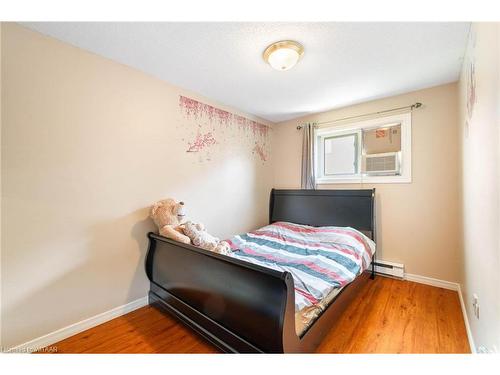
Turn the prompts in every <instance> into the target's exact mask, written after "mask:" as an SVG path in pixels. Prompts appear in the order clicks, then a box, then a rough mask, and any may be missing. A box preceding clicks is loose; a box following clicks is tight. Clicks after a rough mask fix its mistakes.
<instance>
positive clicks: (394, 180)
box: [316, 176, 411, 185]
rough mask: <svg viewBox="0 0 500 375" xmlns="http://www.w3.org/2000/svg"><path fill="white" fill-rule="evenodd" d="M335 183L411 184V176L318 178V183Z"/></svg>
mask: <svg viewBox="0 0 500 375" xmlns="http://www.w3.org/2000/svg"><path fill="white" fill-rule="evenodd" d="M334 184H411V177H410V176H371V177H363V178H361V177H344V178H318V179H317V180H316V185H334Z"/></svg>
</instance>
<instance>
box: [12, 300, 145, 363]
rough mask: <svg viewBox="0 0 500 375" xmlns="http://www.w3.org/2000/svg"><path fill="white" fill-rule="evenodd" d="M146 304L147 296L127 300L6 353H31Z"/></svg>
mask: <svg viewBox="0 0 500 375" xmlns="http://www.w3.org/2000/svg"><path fill="white" fill-rule="evenodd" d="M147 304H148V297H147V296H146V297H142V298H139V299H136V300H135V301H132V302H129V303H127V304H125V305H122V306H118V307H115V308H114V309H111V310H108V311H105V312H103V313H101V314H98V315H95V316H93V317H90V318H88V319H85V320H82V321H80V322H78V323H74V324H71V325H69V326H67V327H64V328H61V329H58V330H57V331H54V332H51V333H49V334H47V335H44V336H41V337H38V338H36V339H34V340H31V341H28V342H25V343H24V344H21V345H18V346H16V347H14V348H10V349H8V350H7V353H32V352H35V351H37V350H40V349H41V348H44V347H46V346H50V345H52V344H54V343H56V342H58V341H61V340H64V339H67V338H68V337H70V336H73V335H76V334H77V333H80V332H83V331H85V330H87V329H90V328H93V327H95V326H98V325H99V324H102V323H106V322H107V321H109V320H111V319H114V318H117V317H119V316H122V315H125V314H127V313H129V312H132V311H134V310H137V309H139V308H141V307H143V306H146V305H147Z"/></svg>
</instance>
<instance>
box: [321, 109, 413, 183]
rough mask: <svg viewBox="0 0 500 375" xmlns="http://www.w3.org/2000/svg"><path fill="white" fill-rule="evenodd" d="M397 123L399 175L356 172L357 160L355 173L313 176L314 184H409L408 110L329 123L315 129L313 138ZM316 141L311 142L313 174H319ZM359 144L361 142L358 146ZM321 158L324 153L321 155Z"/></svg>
mask: <svg viewBox="0 0 500 375" xmlns="http://www.w3.org/2000/svg"><path fill="white" fill-rule="evenodd" d="M395 124H401V174H400V175H398V176H363V175H362V174H360V172H359V166H360V163H361V160H359V161H358V173H359V174H358V175H356V176H353V175H344V176H342V175H337V176H328V177H326V176H325V177H317V178H316V184H317V185H328V184H353V183H354V184H355V183H367V184H387V183H390V184H394V183H411V182H412V168H411V167H412V155H411V134H412V130H411V112H404V113H400V114H395V115H390V116H384V117H377V118H373V119H368V120H362V121H356V122H350V123H347V124H345V123H344V124H341V125H333V126H329V127H321V128H319V129H316V130H315V134H314V137H315V138H317V137H325V136H336V135H342V134H351V133H354V132H361V131H362V130H365V129H375V128H379V127H384V126H390V125H395ZM360 138H362V137H358V142H361V139H360ZM318 143H320V142H315V144H316V146H315V150H314V168H315V171H316V176H322V174H321V173H320V172H321V169H320V164H319V163H318V157H320V155H319V150H320V148H319V145H318ZM359 147H362V145H359ZM323 157H324V155H323Z"/></svg>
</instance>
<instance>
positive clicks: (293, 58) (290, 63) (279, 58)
mask: <svg viewBox="0 0 500 375" xmlns="http://www.w3.org/2000/svg"><path fill="white" fill-rule="evenodd" d="M303 53H304V48H303V47H302V45H300V44H299V43H297V42H294V41H291V40H283V41H281V42H276V43H273V44H271V45H270V46H269V47H267V48H266V50H265V51H264V54H263V57H264V60H265V61H266V62H267V63H268V64H269V65H271V66H272V67H273V68H274V69H276V70H288V69H290V68H293V67H294V66H295V65H296V64H297V62H298V61H299V59H300V57H301V56H302V54H303Z"/></svg>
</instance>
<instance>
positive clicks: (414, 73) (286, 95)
mask: <svg viewBox="0 0 500 375" xmlns="http://www.w3.org/2000/svg"><path fill="white" fill-rule="evenodd" d="M23 25H24V26H26V27H29V28H31V29H34V30H37V31H39V32H41V33H43V34H46V35H50V36H53V37H55V38H57V39H60V40H62V41H65V42H67V43H70V44H73V45H75V46H78V47H80V48H83V49H85V50H88V51H91V52H94V53H96V54H99V55H101V56H104V57H107V58H109V59H112V60H115V61H118V62H120V63H123V64H126V65H129V66H131V67H134V68H137V69H139V70H142V71H144V72H146V73H148V74H151V75H153V76H155V77H158V78H160V79H163V80H165V81H167V82H170V83H173V84H175V85H177V86H180V87H183V88H186V89H189V90H192V91H195V92H197V93H199V94H202V95H205V96H207V97H209V98H212V99H214V100H216V101H219V102H221V103H224V104H226V105H230V106H233V107H235V108H238V109H241V110H243V111H245V112H248V113H251V114H254V115H257V116H260V117H262V118H265V119H268V120H270V121H274V122H279V121H283V120H287V119H291V118H294V117H299V116H303V115H305V114H309V113H313V112H320V111H324V110H328V109H332V108H338V107H342V106H346V105H350V104H354V103H359V102H363V101H367V100H371V99H376V98H381V97H386V96H391V95H395V94H399V93H403V92H408V91H412V90H418V89H421V88H425V87H431V86H435V85H439V84H444V83H448V82H453V81H456V80H457V79H458V75H459V71H460V67H461V62H462V57H463V54H464V50H465V44H466V39H467V33H468V30H469V24H468V23H336V22H332V23H222V22H221V23H139V22H131V23H115V22H104V23H93V22H87V23H85V22H84V23H79V22H66V23H64V22H51V23H23ZM281 39H293V40H297V41H298V42H300V43H301V44H302V45H303V46H304V48H305V54H304V56H303V58H302V60H301V61H300V62H299V64H298V65H297V66H295V67H294V68H293V69H291V70H288V71H285V72H280V71H275V70H273V69H272V68H271V67H270V66H269V65H267V64H266V63H265V62H264V61H263V60H262V51H263V50H264V49H265V47H266V46H267V45H269V44H270V43H272V42H275V41H278V40H281Z"/></svg>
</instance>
